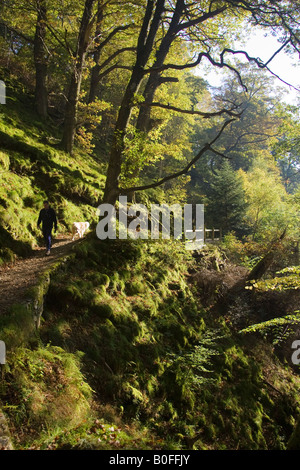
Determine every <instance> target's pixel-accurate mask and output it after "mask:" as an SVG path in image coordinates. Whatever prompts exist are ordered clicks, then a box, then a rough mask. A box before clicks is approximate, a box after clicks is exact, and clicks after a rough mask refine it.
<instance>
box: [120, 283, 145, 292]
mask: <svg viewBox="0 0 300 470" xmlns="http://www.w3.org/2000/svg"><path fill="white" fill-rule="evenodd" d="M125 289H126V294H127V295H138V294H144V293H145V291H146V286H145V284H144V283H143V282H141V281H133V282H131V283H127V284H126V287H125Z"/></svg>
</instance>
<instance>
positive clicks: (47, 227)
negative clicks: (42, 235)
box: [37, 207, 57, 232]
mask: <svg viewBox="0 0 300 470" xmlns="http://www.w3.org/2000/svg"><path fill="white" fill-rule="evenodd" d="M41 222H42V230H43V232H45V231H51V230H52V229H53V225H54V229H55V231H56V230H57V218H56V214H55V211H54V210H53V209H52V208H51V207H49V209H42V210H41V212H40V215H39V220H38V223H37V225H38V227H39V226H40V223H41Z"/></svg>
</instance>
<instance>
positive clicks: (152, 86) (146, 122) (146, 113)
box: [136, 0, 185, 133]
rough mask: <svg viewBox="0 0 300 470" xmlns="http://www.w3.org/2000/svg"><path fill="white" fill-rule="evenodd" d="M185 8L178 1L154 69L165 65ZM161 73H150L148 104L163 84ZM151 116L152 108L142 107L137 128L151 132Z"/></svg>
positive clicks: (182, 3) (144, 94) (147, 87)
mask: <svg viewBox="0 0 300 470" xmlns="http://www.w3.org/2000/svg"><path fill="white" fill-rule="evenodd" d="M184 8H185V4H184V1H183V0H177V3H176V8H175V11H174V14H173V17H172V21H171V23H170V26H169V29H168V31H167V33H166V35H165V37H164V38H163V40H162V41H161V44H160V47H159V49H158V51H157V53H156V57H155V62H154V64H153V68H159V67H161V66H162V65H163V64H164V61H165V59H166V57H167V55H168V53H169V50H170V47H171V44H172V42H173V41H174V39H175V38H176V34H177V28H178V25H179V22H180V19H181V16H182V13H183V10H184ZM160 76H161V72H159V71H153V72H151V73H150V75H149V78H148V81H147V84H146V87H145V90H144V93H143V96H144V98H145V102H146V103H152V102H153V100H154V95H155V92H156V90H157V88H158V87H159V85H160V84H161V83H162V82H161V80H160ZM150 115H151V107H142V108H141V109H140V112H139V116H138V119H137V125H136V128H137V129H138V130H140V131H143V132H147V133H148V132H149V131H150V127H151V126H150Z"/></svg>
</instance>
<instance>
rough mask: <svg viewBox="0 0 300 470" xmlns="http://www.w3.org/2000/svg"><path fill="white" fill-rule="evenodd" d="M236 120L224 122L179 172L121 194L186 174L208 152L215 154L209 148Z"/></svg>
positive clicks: (123, 190)
mask: <svg viewBox="0 0 300 470" xmlns="http://www.w3.org/2000/svg"><path fill="white" fill-rule="evenodd" d="M235 120H236V119H229V120H227V121H225V123H224V124H223V126H222V127H221V129H220V131H219V132H218V134H217V135H216V137H215V138H214V139H213V140H212V141H211V142H208V143H206V144H205V145H204V146H203V147H202V149H201V150H200V151H199V152H198V153H197V155H196V156H195V157H194V158H193V159H192V160H191V161H190V162H189V163H188V164H187V165H186V166H185V167H184V168H183V169H182V170H180V171H177V172H176V173H172V174H171V175H168V176H165V177H164V178H162V179H161V180H159V181H156V182H154V183H150V184H146V185H143V186H133V187H131V188H124V189H121V191H122V193H124V194H127V193H131V192H136V191H144V190H145V189H151V188H157V187H158V186H161V185H162V184H164V183H166V182H167V181H170V180H172V179H175V178H178V177H179V176H182V175H184V174H186V173H188V171H189V170H190V168H191V167H192V166H193V165H194V164H195V163H196V162H197V161H198V160H199V159H200V158H201V157H202V155H204V154H205V153H206V152H207V151H208V150H212V151H213V152H214V153H216V151H215V150H214V149H212V148H211V146H212V145H213V144H214V143H215V142H216V141H217V140H218V139H219V138H220V137H221V135H222V134H223V132H224V130H225V129H226V127H227V126H228V125H229V124H231V123H232V122H233V121H235Z"/></svg>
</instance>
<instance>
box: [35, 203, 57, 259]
mask: <svg viewBox="0 0 300 470" xmlns="http://www.w3.org/2000/svg"><path fill="white" fill-rule="evenodd" d="M41 223H42V232H43V236H44V239H45V243H46V249H47V251H46V255H47V256H49V255H50V250H51V245H52V230H53V226H54V231H55V232H56V231H57V218H56V214H55V211H54V209H52V207H50V205H49V202H48V201H44V209H42V210H41V212H40V215H39V220H38V223H37V226H38V228H40V224H41Z"/></svg>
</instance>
